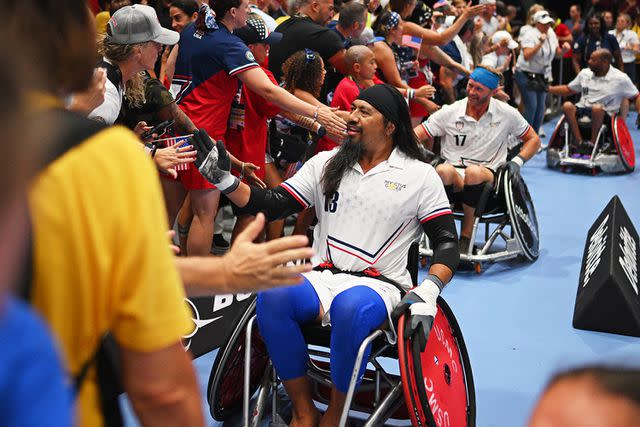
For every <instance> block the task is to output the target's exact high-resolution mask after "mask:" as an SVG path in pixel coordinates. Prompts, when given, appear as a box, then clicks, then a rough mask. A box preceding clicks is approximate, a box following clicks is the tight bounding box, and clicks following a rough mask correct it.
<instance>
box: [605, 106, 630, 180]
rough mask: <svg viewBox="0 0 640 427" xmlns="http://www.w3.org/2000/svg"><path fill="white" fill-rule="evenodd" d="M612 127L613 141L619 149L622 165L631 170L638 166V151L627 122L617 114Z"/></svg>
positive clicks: (612, 120) (612, 119) (613, 118)
mask: <svg viewBox="0 0 640 427" xmlns="http://www.w3.org/2000/svg"><path fill="white" fill-rule="evenodd" d="M611 129H613V143H614V144H615V146H616V149H617V150H618V155H619V156H620V161H621V162H622V166H623V167H624V168H625V170H626V171H628V172H631V171H633V169H634V168H635V167H636V152H635V149H634V147H633V139H631V135H630V134H629V129H628V128H627V124H626V123H625V122H624V119H623V118H622V117H620V116H618V115H617V114H615V115H614V116H613V117H612V118H611Z"/></svg>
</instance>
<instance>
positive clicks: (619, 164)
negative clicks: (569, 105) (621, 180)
mask: <svg viewBox="0 0 640 427" xmlns="http://www.w3.org/2000/svg"><path fill="white" fill-rule="evenodd" d="M578 127H579V128H580V133H581V134H582V137H583V139H584V140H585V141H588V140H589V139H590V137H591V119H590V118H589V117H583V118H582V119H579V120H578ZM635 165H636V156H635V149H634V147H633V140H632V139H631V135H630V134H629V129H628V128H627V125H626V123H625V121H624V118H623V117H621V116H620V115H618V114H614V115H613V116H611V117H609V116H608V115H607V116H606V117H605V120H604V123H603V124H602V127H601V128H600V130H599V131H598V134H597V137H596V142H595V144H594V145H593V146H590V145H588V146H587V145H585V146H584V147H579V146H577V144H576V142H575V138H574V137H573V134H572V133H571V129H570V128H569V123H568V122H567V120H566V117H565V116H564V115H563V116H562V117H561V118H560V120H559V121H558V124H557V125H556V127H555V129H554V131H553V135H551V139H550V140H549V145H548V147H547V166H548V167H550V168H561V169H563V170H564V169H566V168H569V167H571V168H581V169H587V170H590V171H591V173H592V174H594V175H595V174H596V173H597V172H598V170H601V171H602V172H605V173H626V172H632V171H633V170H634V169H635Z"/></svg>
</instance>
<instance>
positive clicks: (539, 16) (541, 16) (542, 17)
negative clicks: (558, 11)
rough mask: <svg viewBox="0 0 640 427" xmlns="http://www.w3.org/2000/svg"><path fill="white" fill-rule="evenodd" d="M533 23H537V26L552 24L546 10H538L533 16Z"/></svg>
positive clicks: (551, 19)
mask: <svg viewBox="0 0 640 427" xmlns="http://www.w3.org/2000/svg"><path fill="white" fill-rule="evenodd" d="M533 22H537V23H539V24H551V23H552V22H553V18H552V17H551V16H549V12H547V11H546V10H540V11H538V12H536V13H534V14H533Z"/></svg>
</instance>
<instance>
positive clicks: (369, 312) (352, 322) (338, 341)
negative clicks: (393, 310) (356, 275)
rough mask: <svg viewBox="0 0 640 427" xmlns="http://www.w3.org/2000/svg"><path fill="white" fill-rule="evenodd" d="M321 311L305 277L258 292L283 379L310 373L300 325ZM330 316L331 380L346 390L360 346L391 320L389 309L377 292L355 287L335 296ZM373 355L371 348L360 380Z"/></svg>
mask: <svg viewBox="0 0 640 427" xmlns="http://www.w3.org/2000/svg"><path fill="white" fill-rule="evenodd" d="M319 313H320V302H319V299H318V295H317V294H316V292H315V290H314V289H313V287H312V286H311V284H310V283H309V282H308V281H307V280H306V279H305V281H304V283H302V284H301V285H298V286H291V287H288V288H277V289H271V290H268V291H265V292H260V293H258V302H257V315H258V327H259V328H260V333H261V334H262V337H263V338H264V341H265V344H266V345H267V350H268V351H269V356H270V357H271V360H272V361H273V365H274V367H275V368H276V371H277V372H278V375H279V376H280V378H281V379H282V380H283V381H286V380H290V379H294V378H298V377H302V376H304V375H305V374H306V371H307V361H308V359H309V354H308V352H307V345H306V343H305V341H304V338H303V336H302V332H301V328H300V326H301V325H303V324H305V323H309V322H311V321H313V320H314V319H316V318H317V317H318V314H319ZM330 314H331V345H330V347H331V349H330V350H331V351H330V353H331V356H330V364H331V378H332V380H333V383H334V384H335V386H336V388H337V389H338V390H339V391H341V392H343V393H346V392H347V389H348V387H349V380H350V378H351V371H352V370H353V365H354V364H355V360H356V355H357V353H358V348H359V347H360V344H362V341H364V339H365V338H366V337H367V336H368V335H369V334H371V332H372V331H373V330H375V329H376V328H378V327H380V325H382V323H383V322H384V321H385V320H386V319H387V309H386V307H385V305H384V301H383V300H382V298H381V297H380V295H378V294H377V293H376V292H375V291H374V290H372V289H370V288H368V287H366V286H356V287H353V288H350V289H347V290H345V291H343V292H341V293H340V294H338V295H337V296H336V297H335V298H334V300H333V302H332V304H331V308H330ZM370 354H371V346H369V347H368V348H367V351H366V353H365V357H364V359H363V363H362V365H361V366H360V376H359V378H358V382H359V381H360V380H361V378H362V375H363V374H364V369H365V367H366V361H367V359H368V358H369V355H370Z"/></svg>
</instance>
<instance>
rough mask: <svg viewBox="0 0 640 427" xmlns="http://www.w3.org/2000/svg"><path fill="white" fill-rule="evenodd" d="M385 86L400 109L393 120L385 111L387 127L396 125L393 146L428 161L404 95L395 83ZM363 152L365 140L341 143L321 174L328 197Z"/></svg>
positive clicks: (408, 155)
mask: <svg viewBox="0 0 640 427" xmlns="http://www.w3.org/2000/svg"><path fill="white" fill-rule="evenodd" d="M385 86H386V87H387V88H388V94H389V95H390V96H391V97H392V100H390V102H389V104H391V105H389V106H390V107H391V108H393V109H395V111H396V113H397V118H396V120H391V119H390V118H389V117H386V116H385V115H384V113H382V115H383V120H384V126H385V127H386V126H387V125H388V124H389V123H393V124H394V125H395V130H394V131H393V134H392V135H391V139H392V140H393V147H394V148H396V147H397V148H398V150H400V151H401V152H403V153H404V154H405V155H406V156H407V157H409V158H412V159H416V160H420V161H422V162H426V161H427V159H426V157H425V156H424V154H423V153H422V151H421V150H420V148H419V147H418V138H417V137H416V134H415V132H414V131H413V127H412V126H411V115H410V114H409V107H408V106H407V103H406V101H405V100H404V97H403V96H402V95H401V94H400V92H399V91H398V90H397V89H396V88H394V87H393V86H390V85H386V84H385ZM374 108H375V106H374ZM361 152H362V144H360V143H354V142H351V141H350V140H347V141H345V142H344V143H343V144H342V145H341V146H340V148H339V149H338V152H337V153H336V155H335V156H333V157H332V158H331V159H330V160H329V161H328V162H327V164H326V165H325V167H324V170H323V171H322V176H321V178H320V184H321V185H322V194H324V196H325V197H332V196H333V193H335V192H336V191H337V190H338V187H340V182H341V181H342V177H343V176H344V174H345V173H346V172H347V170H349V168H350V167H351V166H353V165H354V164H355V162H357V161H358V160H359V159H360V154H361Z"/></svg>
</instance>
